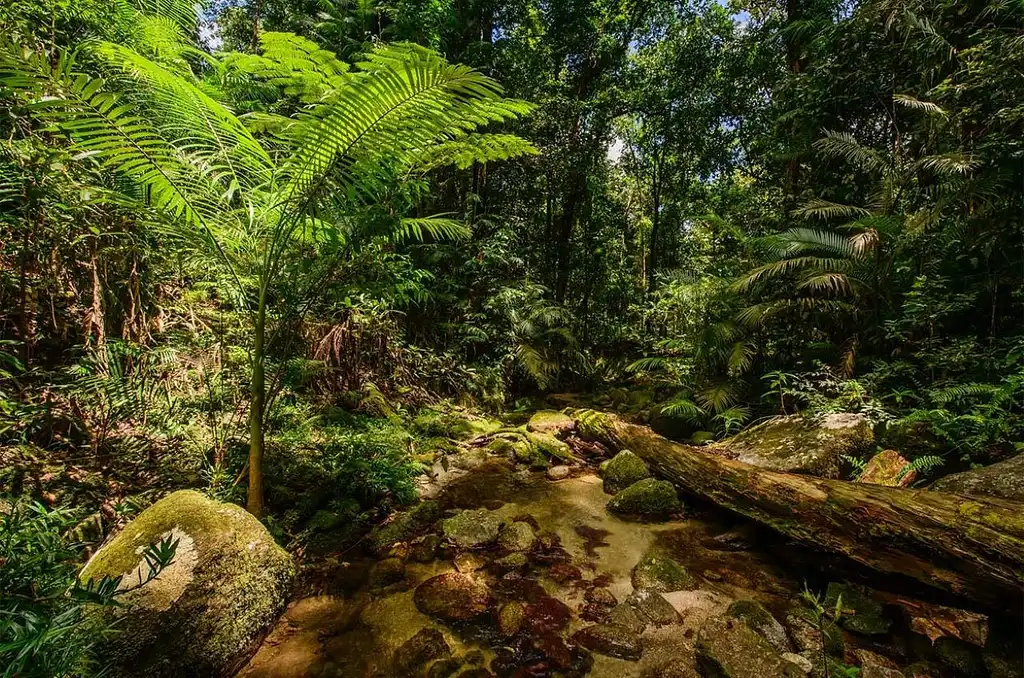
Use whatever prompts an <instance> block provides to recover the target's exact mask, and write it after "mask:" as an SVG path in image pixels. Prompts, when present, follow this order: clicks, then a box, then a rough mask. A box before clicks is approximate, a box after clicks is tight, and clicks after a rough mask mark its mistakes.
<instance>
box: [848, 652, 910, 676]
mask: <svg viewBox="0 0 1024 678" xmlns="http://www.w3.org/2000/svg"><path fill="white" fill-rule="evenodd" d="M853 654H854V656H855V657H856V658H857V661H858V662H859V663H860V678H903V672H902V671H900V670H899V667H898V666H897V665H896V662H894V661H893V660H891V659H889V658H888V657H883V656H882V655H880V654H875V653H874V652H871V651H869V650H854V651H853Z"/></svg>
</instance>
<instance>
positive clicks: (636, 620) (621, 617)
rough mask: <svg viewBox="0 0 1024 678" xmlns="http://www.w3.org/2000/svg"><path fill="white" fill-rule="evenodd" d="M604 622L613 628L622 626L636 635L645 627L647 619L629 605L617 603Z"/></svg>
mask: <svg viewBox="0 0 1024 678" xmlns="http://www.w3.org/2000/svg"><path fill="white" fill-rule="evenodd" d="M605 621H606V622H607V623H609V624H612V625H615V626H624V627H625V628H627V629H629V630H630V631H632V632H633V633H636V634H640V633H642V632H643V630H644V628H645V627H646V626H647V619H645V618H644V616H643V615H641V614H640V612H639V611H638V610H637V609H636V608H635V607H633V606H632V605H630V604H629V603H619V604H618V605H616V606H615V607H614V608H613V609H612V611H611V612H610V613H609V614H608V619H606V620H605Z"/></svg>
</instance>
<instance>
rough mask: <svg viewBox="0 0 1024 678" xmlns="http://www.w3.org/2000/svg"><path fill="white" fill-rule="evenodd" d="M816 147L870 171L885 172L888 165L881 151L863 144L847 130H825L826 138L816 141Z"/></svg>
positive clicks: (831, 155) (829, 154) (826, 153)
mask: <svg viewBox="0 0 1024 678" xmlns="http://www.w3.org/2000/svg"><path fill="white" fill-rule="evenodd" d="M814 147H815V148H817V149H818V150H819V151H821V152H822V153H824V154H825V155H827V156H830V157H833V158H842V159H844V160H846V161H848V162H850V163H853V164H854V165H856V166H857V167H860V168H861V169H863V170H865V171H869V172H876V173H880V172H884V171H885V170H886V169H887V167H888V165H887V164H886V162H885V160H884V159H883V158H882V156H881V155H879V153H878V152H877V151H875V150H873V149H871V148H868V147H867V146H864V145H862V144H861V143H860V142H859V141H857V139H856V138H854V136H853V135H852V134H849V133H846V132H831V131H826V132H825V138H824V139H819V140H818V141H816V142H815V143H814Z"/></svg>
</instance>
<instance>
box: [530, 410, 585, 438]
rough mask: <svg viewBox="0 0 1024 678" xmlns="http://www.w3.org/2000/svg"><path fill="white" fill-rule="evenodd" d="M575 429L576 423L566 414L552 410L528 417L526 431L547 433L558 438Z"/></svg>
mask: <svg viewBox="0 0 1024 678" xmlns="http://www.w3.org/2000/svg"><path fill="white" fill-rule="evenodd" d="M575 428H576V422H575V420H573V418H572V417H570V416H569V415H567V414H562V413H561V412H555V411H554V410H541V411H540V412H537V413H535V414H534V415H533V416H532V417H530V421H528V422H527V423H526V430H527V431H530V432H531V433H548V434H550V435H553V436H558V435H561V434H563V433H568V432H569V431H572V430H574V429H575Z"/></svg>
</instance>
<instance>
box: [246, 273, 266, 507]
mask: <svg viewBox="0 0 1024 678" xmlns="http://www.w3.org/2000/svg"><path fill="white" fill-rule="evenodd" d="M262 294H263V293H262V292H261V296H262ZM266 327H267V313H266V308H265V305H264V303H263V299H260V303H259V310H258V311H257V315H256V324H255V327H254V328H253V330H254V331H253V334H254V335H255V336H254V338H253V350H252V359H253V363H252V385H251V386H250V403H249V492H248V496H247V498H246V509H247V510H248V511H249V513H251V514H253V515H254V516H256V517H257V518H259V517H261V516H262V515H263V410H264V406H265V404H266V398H267V383H266V375H265V372H264V367H265V365H264V363H265V356H264V353H265V344H264V342H265V337H266Z"/></svg>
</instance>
